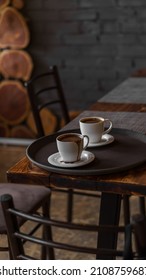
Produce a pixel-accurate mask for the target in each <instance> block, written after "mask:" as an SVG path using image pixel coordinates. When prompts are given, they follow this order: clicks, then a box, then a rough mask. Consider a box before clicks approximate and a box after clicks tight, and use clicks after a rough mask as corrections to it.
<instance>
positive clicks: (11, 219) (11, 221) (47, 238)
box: [1, 194, 126, 260]
mask: <svg viewBox="0 0 146 280" xmlns="http://www.w3.org/2000/svg"><path fill="white" fill-rule="evenodd" d="M1 205H2V209H3V213H4V216H5V222H6V226H7V234H8V238H9V243H10V247H11V251H12V255H13V258H14V259H25V260H26V259H27V260H28V259H36V256H34V255H29V252H27V251H26V248H25V243H24V241H25V242H26V241H29V246H30V245H32V244H31V243H33V244H39V245H40V247H41V246H43V248H44V247H45V249H46V250H45V252H46V255H45V257H46V258H49V257H50V254H48V255H47V251H48V250H49V252H50V250H51V249H52V250H53V252H55V250H56V249H62V250H67V251H74V252H78V253H88V254H94V255H95V258H96V255H97V256H98V258H100V254H101V255H102V257H103V256H104V259H106V257H107V259H116V258H121V259H123V256H124V258H125V257H126V254H125V253H124V252H123V250H114V249H106V248H104V249H102V248H101V249H97V248H96V244H97V240H95V247H94V246H93V247H89V244H88V241H86V246H84V245H83V244H81V245H77V244H73V242H72V240H71V243H69V242H67V240H68V239H67V237H68V232H67V233H65V230H66V229H68V230H70V231H71V232H72V234H73V231H76V230H77V231H82V232H83V233H82V234H84V231H86V230H88V231H89V230H90V232H96V233H98V231H99V230H100V231H102V230H103V231H104V232H105V231H106V232H107V234H108V233H109V231H111V230H112V231H114V232H119V231H120V232H122V233H124V231H125V228H124V227H114V226H113V227H111V226H110V225H103V226H94V225H93V226H92V225H81V224H69V223H67V222H60V221H57V220H52V219H50V218H48V217H44V216H42V217H40V216H38V215H36V214H27V213H26V212H25V211H20V210H18V209H16V208H15V207H14V202H13V197H12V196H11V195H8V194H5V195H2V196H1ZM18 219H23V221H28V220H29V221H31V222H33V223H36V225H37V224H39V225H42V226H43V227H44V229H45V230H44V235H43V237H40V236H38V235H37V236H34V235H32V234H26V233H25V232H24V231H23V228H22V227H21V228H20V225H19V223H18V221H19V220H18ZM50 226H51V228H52V227H53V228H54V232H56V230H57V228H58V227H59V228H63V234H64V238H63V242H62V241H60V240H59V241H58V240H54V236H53V239H52V237H51V235H50ZM48 230H49V233H48ZM76 239H77V238H76ZM64 240H65V241H64ZM30 242H31V243H30ZM125 244H126V243H125ZM31 248H32V247H31ZM35 248H36V247H35ZM124 250H125V248H124ZM40 256H41V255H40ZM51 257H54V258H55V254H54V255H51ZM37 259H40V258H39V257H38V258H37Z"/></svg>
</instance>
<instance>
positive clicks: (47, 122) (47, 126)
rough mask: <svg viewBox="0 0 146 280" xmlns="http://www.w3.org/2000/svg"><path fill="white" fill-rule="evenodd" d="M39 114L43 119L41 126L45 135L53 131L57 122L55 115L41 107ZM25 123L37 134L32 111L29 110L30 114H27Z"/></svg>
mask: <svg viewBox="0 0 146 280" xmlns="http://www.w3.org/2000/svg"><path fill="white" fill-rule="evenodd" d="M40 114H41V119H42V120H43V128H44V131H45V135H48V134H51V133H53V132H55V131H56V127H57V123H58V120H57V117H56V116H55V115H54V114H53V113H52V112H51V111H50V110H48V109H46V108H44V109H42V110H41V113H40ZM27 125H28V127H29V128H30V129H31V130H32V131H33V132H34V133H35V135H37V129H36V126H35V122H34V118H33V114H32V112H30V114H29V115H28V118H27Z"/></svg>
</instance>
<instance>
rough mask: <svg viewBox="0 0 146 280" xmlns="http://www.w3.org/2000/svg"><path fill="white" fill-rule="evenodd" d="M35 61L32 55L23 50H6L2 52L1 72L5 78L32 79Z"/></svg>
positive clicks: (0, 57)
mask: <svg viewBox="0 0 146 280" xmlns="http://www.w3.org/2000/svg"><path fill="white" fill-rule="evenodd" d="M32 69H33V62H32V59H31V57H30V55H29V54H28V53H27V52H26V51H22V50H5V51H2V52H1V53H0V72H1V74H2V75H3V76H4V78H6V79H8V78H16V79H17V78H18V79H22V80H24V81H27V80H29V79H30V77H31V74H32Z"/></svg>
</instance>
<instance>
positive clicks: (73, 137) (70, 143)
mask: <svg viewBox="0 0 146 280" xmlns="http://www.w3.org/2000/svg"><path fill="white" fill-rule="evenodd" d="M56 142H57V148H58V151H59V153H60V155H61V158H62V161H64V162H67V163H71V162H76V161H79V160H80V159H81V154H82V151H83V150H85V149H86V148H87V146H88V143H89V137H88V136H86V135H82V134H79V133H64V134H61V135H59V136H58V137H57V138H56Z"/></svg>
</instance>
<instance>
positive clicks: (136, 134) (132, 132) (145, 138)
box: [26, 128, 146, 176]
mask: <svg viewBox="0 0 146 280" xmlns="http://www.w3.org/2000/svg"><path fill="white" fill-rule="evenodd" d="M79 131H80V130H79V128H76V129H68V130H64V131H58V132H56V133H53V134H50V135H47V136H43V137H41V138H38V139H36V140H34V141H33V142H32V143H31V144H30V145H29V146H28V147H27V149H26V156H27V158H28V159H29V160H30V161H31V162H32V163H33V164H34V165H36V166H37V167H39V168H41V169H44V170H46V171H48V172H53V173H58V174H62V175H63V174H65V175H78V176H82V175H89V176H90V175H106V174H112V173H118V172H121V171H127V170H129V169H131V168H134V167H136V166H139V165H141V164H143V163H144V162H146V159H145V160H144V159H143V160H141V161H140V162H137V163H134V164H130V165H126V166H125V167H123V166H122V167H117V168H115V167H114V168H109V169H93V170H89V171H88V170H87V166H88V165H85V167H86V169H85V170H80V169H79V168H78V169H77V168H63V167H61V168H60V167H57V166H53V165H51V164H50V165H49V163H48V165H45V164H42V163H39V162H38V161H36V160H34V159H33V158H32V157H31V156H30V155H29V150H30V149H31V148H32V146H34V145H38V143H39V142H45V141H46V139H49V138H50V139H52V138H54V137H55V139H56V137H57V136H58V135H60V134H63V133H68V132H69V133H70V132H77V133H78V132H79ZM112 132H115V133H116V132H117V133H119V134H124V135H130V136H134V138H136V139H139V140H140V141H142V142H143V143H145V144H146V135H145V134H143V133H141V132H138V131H135V130H130V129H125V128H112V131H111V133H110V134H111V135H112ZM41 147H42V146H41ZM99 148H100V147H98V148H97V149H99ZM89 149H90V150H91V148H89Z"/></svg>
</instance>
